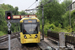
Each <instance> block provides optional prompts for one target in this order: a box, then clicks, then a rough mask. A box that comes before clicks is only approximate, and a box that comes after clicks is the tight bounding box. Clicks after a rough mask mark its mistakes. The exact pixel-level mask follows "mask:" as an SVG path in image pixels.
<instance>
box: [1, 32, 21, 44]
mask: <svg viewBox="0 0 75 50" xmlns="http://www.w3.org/2000/svg"><path fill="white" fill-rule="evenodd" d="M19 33H20V32H16V33H11V39H13V38H18V37H19V36H20V35H19ZM18 39H19V38H18ZM7 40H8V34H7V35H4V36H1V37H0V43H2V42H5V41H7Z"/></svg>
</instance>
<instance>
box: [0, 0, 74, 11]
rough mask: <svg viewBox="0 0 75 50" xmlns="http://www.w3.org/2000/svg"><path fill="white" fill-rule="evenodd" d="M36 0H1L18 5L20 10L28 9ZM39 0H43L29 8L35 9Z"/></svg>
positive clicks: (1, 1)
mask: <svg viewBox="0 0 75 50" xmlns="http://www.w3.org/2000/svg"><path fill="white" fill-rule="evenodd" d="M35 1H36V0H0V4H2V3H5V4H10V5H12V6H13V7H16V6H17V7H18V8H19V11H21V10H25V9H28V7H29V6H30V5H32V4H33V3H34V2H35ZM39 1H41V0H38V2H36V3H35V4H34V5H32V6H31V7H30V8H29V9H33V8H35V7H36V6H37V5H38V3H39ZM62 1H63V0H60V2H62ZM73 1H75V0H73Z"/></svg>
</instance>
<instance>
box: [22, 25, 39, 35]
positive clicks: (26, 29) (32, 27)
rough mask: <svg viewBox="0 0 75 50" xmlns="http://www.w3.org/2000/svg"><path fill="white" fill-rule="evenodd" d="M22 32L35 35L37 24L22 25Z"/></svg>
mask: <svg viewBox="0 0 75 50" xmlns="http://www.w3.org/2000/svg"><path fill="white" fill-rule="evenodd" d="M23 32H24V34H37V33H38V26H37V24H24V28H23Z"/></svg>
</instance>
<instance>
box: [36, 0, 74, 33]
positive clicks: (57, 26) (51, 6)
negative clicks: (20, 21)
mask: <svg viewBox="0 0 75 50" xmlns="http://www.w3.org/2000/svg"><path fill="white" fill-rule="evenodd" d="M47 1H49V0H42V2H40V5H41V3H43V4H44V3H46V2H47ZM58 1H59V0H53V1H52V2H50V3H48V4H46V5H44V18H45V19H44V20H45V21H44V24H45V25H44V32H45V34H47V30H48V29H51V30H52V31H57V32H66V33H67V32H72V30H73V29H74V28H71V27H70V26H69V11H67V12H66V8H67V6H69V5H70V4H71V3H72V0H69V1H68V0H64V1H63V2H62V3H61V4H59V2H58ZM39 9H41V8H40V7H39ZM36 14H37V15H38V16H39V17H38V18H39V19H40V21H41V22H40V24H41V26H40V29H41V31H42V10H38V12H37V13H36ZM71 14H73V13H71ZM71 16H72V15H71ZM73 16H74V15H73ZM73 19H74V18H73ZM71 20H72V19H71ZM73 22H74V21H73ZM73 26H75V25H74V24H73Z"/></svg>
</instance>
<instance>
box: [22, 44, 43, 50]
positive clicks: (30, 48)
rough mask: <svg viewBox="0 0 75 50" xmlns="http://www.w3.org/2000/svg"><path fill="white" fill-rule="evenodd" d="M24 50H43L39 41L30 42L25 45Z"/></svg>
mask: <svg viewBox="0 0 75 50" xmlns="http://www.w3.org/2000/svg"><path fill="white" fill-rule="evenodd" d="M23 50H42V49H41V48H40V47H39V46H38V44H37V43H29V44H24V45H23Z"/></svg>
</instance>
